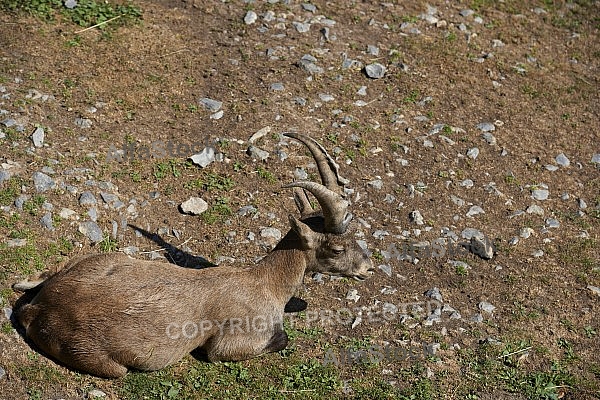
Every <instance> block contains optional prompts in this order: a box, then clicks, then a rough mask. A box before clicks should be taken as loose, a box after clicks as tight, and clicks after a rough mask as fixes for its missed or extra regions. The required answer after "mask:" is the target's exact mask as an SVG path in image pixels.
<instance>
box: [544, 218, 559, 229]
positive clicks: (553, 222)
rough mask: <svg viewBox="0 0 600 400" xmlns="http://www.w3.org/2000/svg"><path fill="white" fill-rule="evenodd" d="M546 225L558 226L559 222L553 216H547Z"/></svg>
mask: <svg viewBox="0 0 600 400" xmlns="http://www.w3.org/2000/svg"><path fill="white" fill-rule="evenodd" d="M546 225H547V226H548V228H559V227H560V222H559V221H558V220H557V219H555V218H548V219H546Z"/></svg>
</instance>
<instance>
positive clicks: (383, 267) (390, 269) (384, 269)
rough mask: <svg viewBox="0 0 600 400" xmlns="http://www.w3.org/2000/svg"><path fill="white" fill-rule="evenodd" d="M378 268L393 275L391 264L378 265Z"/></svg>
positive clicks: (388, 274)
mask: <svg viewBox="0 0 600 400" xmlns="http://www.w3.org/2000/svg"><path fill="white" fill-rule="evenodd" d="M377 268H379V269H380V270H381V271H383V273H384V274H386V275H387V276H389V277H391V276H392V267H391V266H390V265H389V264H381V265H378V266H377Z"/></svg>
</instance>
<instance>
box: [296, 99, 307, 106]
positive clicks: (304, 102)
mask: <svg viewBox="0 0 600 400" xmlns="http://www.w3.org/2000/svg"><path fill="white" fill-rule="evenodd" d="M294 103H296V104H297V105H299V106H301V107H304V106H305V105H306V99H305V98H304V97H294Z"/></svg>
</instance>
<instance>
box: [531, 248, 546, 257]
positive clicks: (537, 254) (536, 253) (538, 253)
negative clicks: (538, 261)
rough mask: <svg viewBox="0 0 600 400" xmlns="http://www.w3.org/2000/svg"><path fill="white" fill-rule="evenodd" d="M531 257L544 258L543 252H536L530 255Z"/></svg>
mask: <svg viewBox="0 0 600 400" xmlns="http://www.w3.org/2000/svg"><path fill="white" fill-rule="evenodd" d="M531 255H532V256H533V257H536V258H540V257H543V256H544V250H536V251H534V252H533V253H531Z"/></svg>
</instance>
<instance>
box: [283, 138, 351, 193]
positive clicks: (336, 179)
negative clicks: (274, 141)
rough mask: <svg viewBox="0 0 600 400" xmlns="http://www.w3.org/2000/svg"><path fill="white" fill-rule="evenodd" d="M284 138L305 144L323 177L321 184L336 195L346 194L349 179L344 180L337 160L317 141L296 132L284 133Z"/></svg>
mask: <svg viewBox="0 0 600 400" xmlns="http://www.w3.org/2000/svg"><path fill="white" fill-rule="evenodd" d="M282 135H283V136H287V137H289V138H292V139H296V140H298V141H299V142H301V143H302V144H304V145H305V146H306V147H308V149H309V150H310V153H311V154H312V156H313V158H314V159H315V162H316V163H317V168H318V169H319V175H321V182H323V185H325V187H326V188H327V189H329V190H332V191H334V192H336V193H340V194H342V195H343V194H344V193H343V187H344V185H347V184H348V182H349V181H348V179H345V178H342V177H341V176H340V173H339V169H340V167H339V165H338V164H337V163H336V162H335V160H334V159H333V158H332V157H331V156H330V155H329V153H327V150H325V148H324V147H323V146H322V145H321V144H320V143H319V142H317V141H316V140H315V139H313V138H311V137H310V136H306V135H303V134H301V133H296V132H284V133H283V134H282Z"/></svg>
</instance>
